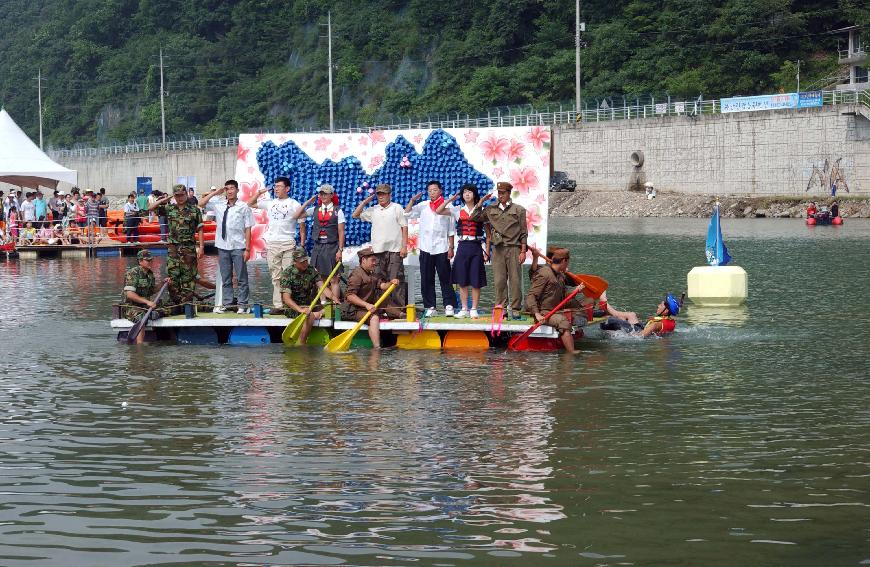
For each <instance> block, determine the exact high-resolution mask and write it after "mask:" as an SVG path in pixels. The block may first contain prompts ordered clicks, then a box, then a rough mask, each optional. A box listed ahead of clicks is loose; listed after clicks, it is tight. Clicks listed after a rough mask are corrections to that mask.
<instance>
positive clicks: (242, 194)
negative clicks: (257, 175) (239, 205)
mask: <svg viewBox="0 0 870 567" xmlns="http://www.w3.org/2000/svg"><path fill="white" fill-rule="evenodd" d="M259 190H260V182H259V181H254V182H253V183H245V182H244V181H242V186H241V187H239V199H240V200H242V201H247V200H248V199H250V198H251V197H253V196H254V195H256V194H257V192H258V191H259Z"/></svg>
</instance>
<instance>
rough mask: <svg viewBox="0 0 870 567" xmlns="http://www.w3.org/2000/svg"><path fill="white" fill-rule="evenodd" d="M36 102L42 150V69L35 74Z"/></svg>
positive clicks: (40, 147)
mask: <svg viewBox="0 0 870 567" xmlns="http://www.w3.org/2000/svg"><path fill="white" fill-rule="evenodd" d="M36 84H37V85H38V87H37V93H38V94H37V100H38V101H39V149H40V150H41V149H42V68H40V69H39V71H38V72H37V74H36Z"/></svg>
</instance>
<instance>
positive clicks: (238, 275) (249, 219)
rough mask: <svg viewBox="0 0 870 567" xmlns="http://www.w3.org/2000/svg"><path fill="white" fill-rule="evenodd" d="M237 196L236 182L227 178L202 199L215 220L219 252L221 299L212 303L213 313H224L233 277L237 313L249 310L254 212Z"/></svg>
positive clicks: (248, 311)
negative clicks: (236, 287)
mask: <svg viewBox="0 0 870 567" xmlns="http://www.w3.org/2000/svg"><path fill="white" fill-rule="evenodd" d="M224 195H226V197H224ZM238 196H239V184H238V183H237V182H236V180H234V179H230V180H228V181H227V182H226V183H224V186H223V187H221V188H219V189H215V190H214V191H212V192H210V193H206V194H205V195H204V196H203V198H202V207H203V208H204V209H205V210H206V211H207V212H210V213H214V215H215V222H216V227H215V240H214V245H215V248H217V251H218V265H219V266H220V271H221V279H222V281H221V282H220V283H221V285H222V286H223V290H222V291H223V295H222V297H223V302H222V305H215V307H214V312H215V313H224V312H226V310H227V308H226V306H227V305H228V304H229V303H230V301H231V299H232V298H233V297H234V294H233V277H234V276H235V279H236V280H237V281H238V283H239V294H238V306H239V307H238V312H239V313H250V312H251V309H250V307H248V299H249V297H250V289H249V287H248V266H247V263H248V260H250V259H251V228H253V226H254V213H253V211H251V208H250V207H249V206H248V205H247V204H245V203H244V202H242V201H239V199H238ZM217 283H218V282H215V284H217Z"/></svg>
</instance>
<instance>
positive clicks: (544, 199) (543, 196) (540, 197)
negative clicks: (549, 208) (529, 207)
mask: <svg viewBox="0 0 870 567" xmlns="http://www.w3.org/2000/svg"><path fill="white" fill-rule="evenodd" d="M535 202H536V203H538V204H539V205H543V204H544V203H546V202H547V195H546V194H545V193H538V196H537V197H535Z"/></svg>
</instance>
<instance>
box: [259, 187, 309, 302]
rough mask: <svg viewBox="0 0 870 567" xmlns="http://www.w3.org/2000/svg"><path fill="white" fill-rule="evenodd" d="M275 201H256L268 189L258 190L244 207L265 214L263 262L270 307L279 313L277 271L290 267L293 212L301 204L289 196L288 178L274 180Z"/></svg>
mask: <svg viewBox="0 0 870 567" xmlns="http://www.w3.org/2000/svg"><path fill="white" fill-rule="evenodd" d="M274 189H275V198H274V199H266V200H264V201H262V202H258V201H259V199H260V197H262V196H263V195H265V194H266V193H267V192H268V191H269V190H268V189H262V190H261V191H259V192H258V193H256V194H255V195H254V196H253V197H251V199H250V200H249V201H248V206H249V207H251V208H258V209H262V210H265V211H266V215H267V216H268V217H269V226H268V227H267V229H266V234H265V235H263V240H264V241H265V242H266V262H267V263H268V264H269V275H271V277H272V307H273V309H276V310H283V309H284V303H283V302H282V301H281V272H283V271H284V269H285V268H288V267H290V266H292V265H293V250H294V249H295V248H296V213H298V212H299V209H300V208H301V205H300V204H299V201H297V200H296V199H293V198H292V197H290V179H288V178H287V177H279V178H277V179H276V180H275V185H274Z"/></svg>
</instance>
